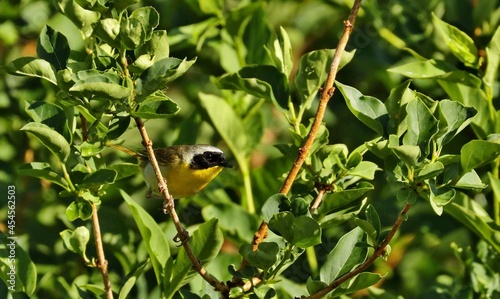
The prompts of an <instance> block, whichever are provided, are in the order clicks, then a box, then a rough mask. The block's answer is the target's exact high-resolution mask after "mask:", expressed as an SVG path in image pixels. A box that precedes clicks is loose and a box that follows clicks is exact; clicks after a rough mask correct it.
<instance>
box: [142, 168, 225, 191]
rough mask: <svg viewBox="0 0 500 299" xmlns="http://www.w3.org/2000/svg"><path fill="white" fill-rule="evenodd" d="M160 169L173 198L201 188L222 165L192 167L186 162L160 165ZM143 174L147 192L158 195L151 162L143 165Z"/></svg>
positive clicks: (215, 174) (214, 175)
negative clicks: (172, 165)
mask: <svg viewBox="0 0 500 299" xmlns="http://www.w3.org/2000/svg"><path fill="white" fill-rule="evenodd" d="M160 169H161V171H162V175H163V177H164V178H165V179H166V180H167V186H168V191H169V192H170V194H171V195H172V196H173V197H174V198H175V199H179V198H184V197H187V196H191V195H194V194H196V193H198V192H200V191H201V190H203V189H204V188H205V187H206V186H207V185H208V183H210V181H211V180H213V179H214V178H215V177H216V176H217V175H218V174H219V172H221V171H222V169H223V167H221V166H214V167H210V168H206V169H192V168H190V167H189V165H188V164H178V165H177V166H176V167H170V166H166V165H160ZM143 175H144V180H145V181H146V184H147V185H148V187H149V190H148V192H152V193H153V194H156V195H159V191H158V181H157V179H156V176H155V173H154V170H153V167H152V165H151V163H147V165H146V166H145V167H144V170H143Z"/></svg>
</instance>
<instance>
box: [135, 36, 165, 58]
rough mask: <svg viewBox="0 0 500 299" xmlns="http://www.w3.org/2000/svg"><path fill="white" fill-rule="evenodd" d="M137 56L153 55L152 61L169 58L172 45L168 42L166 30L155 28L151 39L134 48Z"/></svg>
mask: <svg viewBox="0 0 500 299" xmlns="http://www.w3.org/2000/svg"><path fill="white" fill-rule="evenodd" d="M134 54H135V57H140V56H142V55H148V56H150V57H152V58H153V59H152V62H157V61H160V60H162V59H165V58H168V57H169V54H170V45H169V43H168V37H167V31H166V30H155V31H153V35H152V36H151V39H150V40H148V41H147V42H146V43H144V44H142V45H140V46H139V47H138V48H137V49H135V50H134Z"/></svg>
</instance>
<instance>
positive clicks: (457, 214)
mask: <svg viewBox="0 0 500 299" xmlns="http://www.w3.org/2000/svg"><path fill="white" fill-rule="evenodd" d="M445 212H446V213H448V214H450V215H451V216H453V218H455V219H457V220H458V221H460V222H461V223H462V224H464V225H465V226H466V227H467V228H469V229H470V230H471V231H473V232H474V233H475V234H476V235H477V236H478V237H479V238H480V239H482V240H485V241H486V242H488V244H490V245H491V246H493V248H495V250H496V251H497V252H500V226H498V225H497V224H495V222H494V221H493V219H491V218H490V216H489V214H488V212H487V211H485V210H484V209H483V208H482V207H481V206H480V205H479V204H478V203H477V202H476V201H474V200H472V199H470V198H469V197H467V196H466V195H464V194H463V193H460V192H457V195H456V196H455V199H454V200H453V202H451V203H450V204H448V205H446V206H445Z"/></svg>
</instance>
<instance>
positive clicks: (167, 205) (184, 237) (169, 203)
mask: <svg viewBox="0 0 500 299" xmlns="http://www.w3.org/2000/svg"><path fill="white" fill-rule="evenodd" d="M158 186H159V188H161V184H159V185H158ZM160 191H161V190H160ZM162 193H163V192H162ZM172 210H174V199H173V197H172V195H170V197H169V198H165V200H164V201H163V213H164V214H165V215H166V214H171V213H169V211H172ZM171 216H172V215H171ZM175 216H176V217H177V215H175ZM177 222H178V220H177ZM174 224H175V221H174ZM178 224H179V225H178V226H179V228H180V231H181V232H179V233H177V235H175V237H174V239H173V240H174V242H176V243H178V242H180V244H179V245H178V247H181V246H182V245H184V244H185V243H186V242H187V241H188V240H189V232H188V231H187V230H186V229H185V228H184V227H182V226H181V225H180V223H179V222H178ZM176 226H177V225H176Z"/></svg>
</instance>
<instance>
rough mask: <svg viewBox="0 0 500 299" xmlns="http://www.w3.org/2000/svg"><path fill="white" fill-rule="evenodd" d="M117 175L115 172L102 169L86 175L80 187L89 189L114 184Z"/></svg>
mask: <svg viewBox="0 0 500 299" xmlns="http://www.w3.org/2000/svg"><path fill="white" fill-rule="evenodd" d="M117 175H118V174H117V173H116V170H113V169H106V168H102V169H99V170H97V171H95V172H92V173H89V174H87V175H86V176H85V178H84V179H83V182H82V184H81V185H80V186H81V187H87V188H89V187H93V186H101V185H108V184H112V183H114V182H115V179H116V176H117Z"/></svg>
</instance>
